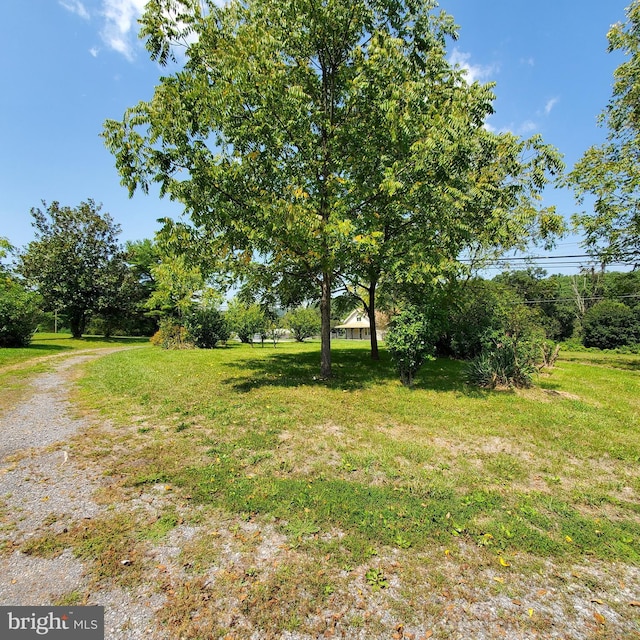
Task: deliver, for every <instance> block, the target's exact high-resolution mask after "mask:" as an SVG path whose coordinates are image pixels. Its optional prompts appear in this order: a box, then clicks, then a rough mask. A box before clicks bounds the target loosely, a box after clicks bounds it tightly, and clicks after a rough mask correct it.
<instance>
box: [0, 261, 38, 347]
mask: <svg viewBox="0 0 640 640" xmlns="http://www.w3.org/2000/svg"><path fill="white" fill-rule="evenodd" d="M39 317H40V309H39V300H38V296H37V295H36V294H34V293H33V292H31V291H27V290H26V289H25V288H24V287H23V286H22V285H21V284H20V283H19V282H17V281H16V280H15V279H14V278H12V277H11V276H10V275H9V274H7V273H3V272H2V271H1V270H0V347H26V346H28V344H29V342H31V336H32V335H33V332H34V331H35V329H36V326H37V325H38V319H39Z"/></svg>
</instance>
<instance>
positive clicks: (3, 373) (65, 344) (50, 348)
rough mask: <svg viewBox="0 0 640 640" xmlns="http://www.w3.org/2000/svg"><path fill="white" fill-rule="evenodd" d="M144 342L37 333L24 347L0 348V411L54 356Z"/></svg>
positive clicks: (140, 340) (139, 339) (17, 395)
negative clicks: (77, 338) (77, 337)
mask: <svg viewBox="0 0 640 640" xmlns="http://www.w3.org/2000/svg"><path fill="white" fill-rule="evenodd" d="M146 342H148V340H147V338H109V339H105V338H100V337H93V336H88V337H84V338H82V339H80V340H76V339H74V338H72V337H71V335H70V334H66V333H37V334H36V335H35V336H34V338H33V340H32V341H31V344H30V345H29V346H28V347H24V348H19V349H0V411H1V410H3V409H4V408H6V407H8V406H12V405H13V404H15V403H16V402H17V401H18V399H19V398H20V397H22V396H23V395H24V392H25V389H26V385H27V383H28V381H29V378H30V377H31V376H32V375H34V374H35V373H39V372H42V371H45V370H46V369H47V367H49V366H51V364H52V362H53V360H52V358H54V356H64V355H65V354H71V353H73V352H76V351H81V350H87V349H104V348H109V347H115V346H118V345H139V344H145V343H146Z"/></svg>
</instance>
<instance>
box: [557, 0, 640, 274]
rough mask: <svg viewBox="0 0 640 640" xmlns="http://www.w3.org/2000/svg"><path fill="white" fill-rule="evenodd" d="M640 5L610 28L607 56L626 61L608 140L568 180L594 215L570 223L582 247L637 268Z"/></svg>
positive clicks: (618, 77) (608, 119)
mask: <svg viewBox="0 0 640 640" xmlns="http://www.w3.org/2000/svg"><path fill="white" fill-rule="evenodd" d="M639 33H640V2H638V0H634V2H632V3H631V5H630V6H629V7H628V9H627V22H626V23H625V24H621V23H619V24H615V25H613V26H612V27H611V29H610V31H609V33H608V34H607V37H608V39H609V51H610V52H614V51H620V52H622V53H623V54H624V55H625V57H626V60H625V62H623V63H622V64H621V65H620V66H619V67H618V68H617V69H616V71H615V73H614V85H613V94H612V97H611V100H610V101H609V104H608V105H607V107H606V108H605V110H604V112H603V113H602V115H601V117H600V121H601V123H602V124H603V125H606V126H607V127H608V129H609V133H608V135H607V140H606V142H604V143H603V144H601V145H597V146H593V147H591V148H590V149H588V150H587V151H586V152H585V154H584V155H583V157H582V158H581V160H580V161H579V162H578V163H577V164H576V166H575V167H574V169H573V171H572V172H571V174H570V176H569V179H570V182H571V184H572V185H573V186H574V188H575V191H576V195H577V198H578V202H579V203H582V202H584V199H585V197H587V196H588V197H589V198H593V199H594V205H593V213H592V214H588V213H582V214H580V215H576V216H575V217H574V221H575V223H576V225H577V226H578V227H580V228H581V229H582V230H583V231H584V232H585V234H586V245H587V247H588V248H589V249H591V250H592V252H593V253H595V254H596V255H598V256H599V257H600V259H601V261H602V262H603V263H610V262H613V261H620V262H623V263H626V264H631V265H635V266H636V267H637V266H638V265H639V264H640V163H639V162H638V148H639V146H640V107H639V104H640V102H639V100H638V98H639V97H640V96H639V94H640V38H639V36H638V34H639Z"/></svg>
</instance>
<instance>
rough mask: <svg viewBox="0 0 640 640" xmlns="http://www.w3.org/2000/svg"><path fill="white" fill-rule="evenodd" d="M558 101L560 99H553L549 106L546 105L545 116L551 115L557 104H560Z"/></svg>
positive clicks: (548, 102)
mask: <svg viewBox="0 0 640 640" xmlns="http://www.w3.org/2000/svg"><path fill="white" fill-rule="evenodd" d="M558 100H559V98H551V100H548V101H547V104H545V106H544V113H545V115H547V116H548V115H549V114H550V113H551V110H552V109H553V107H555V106H556V104H558Z"/></svg>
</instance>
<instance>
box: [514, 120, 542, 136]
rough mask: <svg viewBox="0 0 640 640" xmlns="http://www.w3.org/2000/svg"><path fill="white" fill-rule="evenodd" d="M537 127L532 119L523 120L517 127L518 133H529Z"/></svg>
mask: <svg viewBox="0 0 640 640" xmlns="http://www.w3.org/2000/svg"><path fill="white" fill-rule="evenodd" d="M537 129H538V125H537V124H536V123H535V122H533V120H525V121H524V122H523V123H522V124H521V125H520V126H519V127H518V129H517V131H518V133H519V134H521V135H522V134H525V133H531V132H532V131H536V130H537Z"/></svg>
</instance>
